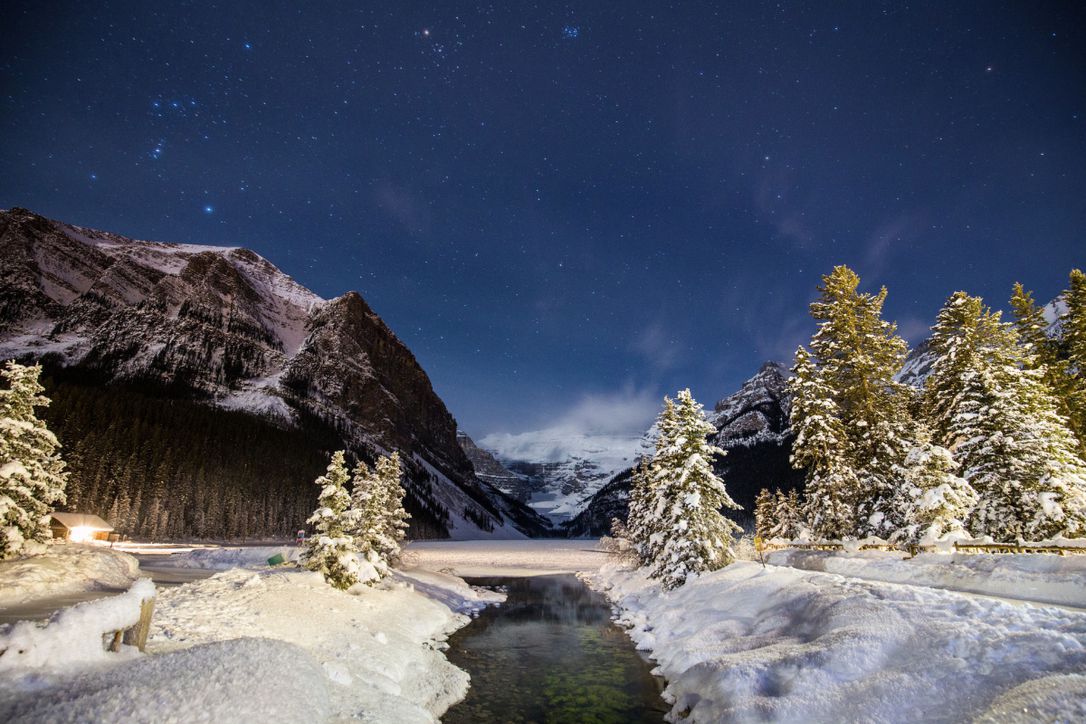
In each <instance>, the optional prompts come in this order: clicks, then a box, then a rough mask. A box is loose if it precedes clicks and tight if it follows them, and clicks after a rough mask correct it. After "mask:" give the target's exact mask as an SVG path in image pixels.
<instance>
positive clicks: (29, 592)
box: [0, 543, 140, 609]
mask: <svg viewBox="0 0 1086 724" xmlns="http://www.w3.org/2000/svg"><path fill="white" fill-rule="evenodd" d="M139 575H140V573H139V562H137V561H136V559H135V558H133V557H132V556H130V555H126V554H124V553H118V552H116V551H112V550H110V549H109V548H105V547H99V546H93V545H75V544H70V543H65V544H57V545H51V546H48V547H47V548H46V552H45V553H43V554H41V555H37V556H28V557H26V558H17V559H15V560H11V561H3V562H0V609H5V608H9V607H14V606H22V605H25V604H30V603H34V602H36V601H39V600H43V599H50V598H56V597H58V596H67V595H71V594H76V593H81V592H83V591H96V590H107V589H125V588H128V587H129V586H130V585H132V582H133V581H135V580H136V579H137V578H138V577H139Z"/></svg>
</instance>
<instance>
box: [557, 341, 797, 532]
mask: <svg viewBox="0 0 1086 724" xmlns="http://www.w3.org/2000/svg"><path fill="white" fill-rule="evenodd" d="M787 380H788V371H787V370H786V369H785V368H784V367H783V366H781V365H780V364H778V363H776V362H766V363H765V364H764V365H762V367H761V368H760V369H759V370H758V372H757V373H756V374H755V375H754V376H753V377H751V378H750V379H749V380H747V381H746V382H744V383H743V385H742V386H741V387H740V388H739V390H737V391H736V392H735V393H733V394H731V395H729V396H727V397H725V398H723V399H722V400H720V401H719V402H717V403H716V405H715V406H714V408H713V411H712V412H709V413H707V414H706V419H708V420H709V422H711V423H712V424H713V426H714V427H715V428H716V430H717V431H716V434H715V435H713V436H712V438H711V441H712V442H713V444H715V445H717V446H718V447H720V448H722V449H723V450H724V451H725V453H726V454H725V455H724V456H723V457H720V458H718V459H717V460H715V461H714V463H713V467H714V469H716V471H717V473H718V474H720V475H721V476H722V477H723V478H724V481H725V484H726V485H727V487H728V492H729V493H730V494H731V496H732V498H734V499H735V501H736V502H737V503H739V504H740V505H741V506H743V512H742V513H740V514H739V517H741V518H743V517H749V516H750V515H752V514H753V509H754V498H755V496H756V495H757V494H758V491H759V490H760V489H762V488H765V487H771V488H781V489H784V490H788V489H790V488H793V487H800V486H801V485H802V481H803V474H802V473H801V472H799V471H796V470H793V469H792V466H791V464H790V463H789V461H788V458H789V456H790V455H791V452H792V432H791V430H790V428H789V426H788V414H789V410H790V408H791V398H790V396H789V395H788V388H787ZM655 439H656V430H655V425H654V426H653V427H652V428H650V429H649V431H648V432H646V433H645V435H644V436H643V437H642V439H641V440H640V441H639V452H640V454H649V453H651V451H652V447H653V445H654V442H655ZM628 467H629V466H628ZM630 472H631V471H630V470H629V469H625V470H623V471H621V472H620V473H619V474H618V475H616V476H615V477H614V478H613V479H611V480H610V481H608V482H607V483H606V484H605V485H604V486H603V487H602V488H600V490H599V491H598V492H597V493H596V494H595V495H594V496H593V497H592V498H591V500H589V501H587V505H586V506H585V508H584V509H583V510H582V511H581V512H580V513H579V514H578V515H577V516H576V517H575V518H573V519H572V520H571V521H570V522H569V523H568V524H567V525H566V530H567V532H568V533H569V535H571V536H580V535H600V534H603V533H606V532H607V531H608V529H609V527H610V521H611V518H613V517H619V518H625V516H626V512H627V504H628V502H627V501H628V498H629V491H630Z"/></svg>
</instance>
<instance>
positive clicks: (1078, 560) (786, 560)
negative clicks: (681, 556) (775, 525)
mask: <svg viewBox="0 0 1086 724" xmlns="http://www.w3.org/2000/svg"><path fill="white" fill-rule="evenodd" d="M905 555H906V554H904V553H898V552H893V551H856V552H843V551H812V550H799V549H794V548H792V549H786V550H781V551H774V552H772V553H769V554H767V555H766V562H767V563H772V564H774V565H778V566H790V567H792V568H802V569H804V570H809V571H824V572H826V573H837V574H840V575H842V576H852V577H854V578H863V579H866V580H873V581H885V582H887V583H904V584H909V585H914V586H929V587H932V588H945V589H948V590H951V591H963V592H968V593H980V594H984V595H988V596H999V597H1001V598H1013V599H1020V600H1025V601H1034V602H1038V603H1049V604H1058V605H1063V606H1075V607H1079V608H1086V555H1071V556H1057V555H1048V554H1041V553H1038V554H1029V553H1016V554H1013V555H1012V554H1006V555H1000V554H991V555H985V554H975V555H974V554H967V553H955V554H939V553H922V554H920V555H918V556H916V557H915V558H911V559H908V560H904V558H905Z"/></svg>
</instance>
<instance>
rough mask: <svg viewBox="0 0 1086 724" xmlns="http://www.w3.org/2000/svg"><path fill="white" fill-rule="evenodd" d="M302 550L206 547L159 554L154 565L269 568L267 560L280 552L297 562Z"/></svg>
mask: <svg viewBox="0 0 1086 724" xmlns="http://www.w3.org/2000/svg"><path fill="white" fill-rule="evenodd" d="M301 552H302V549H301V548H300V547H298V546H294V545H287V546H239V547H236V548H231V547H226V548H223V547H214V548H211V547H204V548H192V549H191V550H185V551H180V552H178V553H170V554H167V555H162V556H157V557H155V559H154V563H153V565H154V566H155V568H205V569H210V570H214V571H225V570H227V569H229V568H266V567H267V566H268V559H269V558H271V557H272V556H274V555H276V554H277V553H278V554H281V555H282V556H283V559H284V560H285V561H291V562H295V563H296V562H297V561H298V556H299V554H300V553H301Z"/></svg>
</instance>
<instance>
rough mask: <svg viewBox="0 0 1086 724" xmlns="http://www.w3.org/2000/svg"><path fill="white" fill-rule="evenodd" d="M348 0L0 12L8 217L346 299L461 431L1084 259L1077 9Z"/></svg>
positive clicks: (687, 373) (727, 386)
mask: <svg viewBox="0 0 1086 724" xmlns="http://www.w3.org/2000/svg"><path fill="white" fill-rule="evenodd" d="M340 5H341V7H340V9H332V8H330V7H329V6H328V5H327V4H316V3H305V4H303V3H298V4H297V5H293V6H288V5H283V4H275V3H270V2H251V3H244V2H226V3H221V4H217V5H213V4H210V3H180V2H177V3H169V4H166V3H147V2H128V3H108V2H106V3H74V2H73V3H53V2H43V1H42V0H34V1H33V2H15V1H12V0H8V1H7V2H5V3H4V5H3V8H2V9H0V14H2V17H0V20H2V21H0V83H2V86H0V99H2V110H0V206H2V207H10V206H25V207H28V208H31V209H33V210H36V211H39V212H41V213H44V214H46V215H48V216H51V217H54V218H58V219H61V220H65V221H70V222H74V223H78V224H83V225H87V226H93V227H98V228H103V229H108V230H112V231H117V232H120V233H124V234H127V235H131V236H135V237H137V238H151V239H159V240H165V241H181V242H193V243H209V244H224V245H234V244H241V245H246V246H249V247H251V248H253V249H255V250H257V251H258V252H260V253H261V254H263V255H265V256H267V257H268V258H269V259H271V260H272V261H273V262H275V263H276V264H277V265H279V266H280V267H281V268H282V269H284V270H285V271H286V272H287V273H289V274H291V275H292V276H294V277H295V278H296V279H298V280H299V281H300V282H302V283H303V284H305V285H307V286H309V287H311V288H312V289H313V290H314V291H316V292H317V293H319V294H321V295H323V296H326V297H332V296H336V295H339V294H341V293H343V292H345V291H347V290H349V289H357V290H359V291H361V292H362V294H363V295H364V296H365V297H366V299H367V300H368V301H369V302H370V303H371V305H372V306H373V307H374V308H375V309H376V311H377V312H378V313H379V314H381V315H382V316H383V317H384V318H385V319H386V320H387V321H388V323H389V324H390V325H391V326H392V328H393V329H394V330H395V331H396V332H397V333H398V334H399V335H400V336H401V337H402V338H403V339H404V340H405V341H406V342H407V344H408V345H409V346H410V347H411V349H412V350H414V352H415V353H416V355H417V356H418V358H419V360H420V361H421V363H422V364H423V366H424V367H425V368H426V370H427V371H428V372H429V373H430V376H431V378H432V379H433V381H434V385H435V387H436V389H437V391H438V392H439V394H441V395H442V397H443V398H444V399H445V400H446V402H447V403H448V405H449V407H450V409H451V410H452V411H453V413H454V414H455V415H456V416H457V417H458V418H459V420H460V422H461V424H462V426H463V427H464V428H465V429H467V430H468V432H470V433H471V434H473V435H476V436H481V435H483V434H485V433H488V432H495V431H521V430H525V429H532V428H534V427H540V426H543V425H547V424H550V423H551V422H552V421H553V420H555V419H558V418H563V417H568V416H569V415H570V414H571V413H570V410H571V409H572V410H578V411H580V412H579V413H577V414H580V413H583V412H585V410H586V409H588V408H591V410H592V411H593V414H587V415H583V417H584V418H585V419H595V418H598V415H599V414H601V413H606V412H607V411H608V409H610V407H611V406H613V408H614V409H615V411H616V414H617V415H619V416H620V418H621V419H622V420H623V421H624V422H628V424H630V425H632V426H634V427H637V426H639V425H641V424H643V421H642V420H641V419H639V418H640V417H642V416H643V414H650V413H651V408H652V407H653V406H654V405H655V400H656V399H657V398H658V397H659V396H662V395H663V394H664V393H665V392H673V391H674V390H675V389H676V388H678V387H680V386H690V387H692V388H693V390H694V393H695V395H696V396H697V397H699V398H700V399H702V400H703V401H704V402H706V403H708V404H711V403H712V402H713V401H714V400H715V399H716V398H718V397H720V396H722V395H723V394H726V393H728V392H730V391H732V390H733V389H734V388H735V387H736V386H737V385H738V384H739V383H740V382H742V380H743V379H745V378H746V377H748V376H750V375H751V374H752V373H753V372H754V371H755V369H756V368H757V366H758V364H759V363H760V362H761V361H762V360H764V359H767V358H774V359H781V360H787V359H788V358H789V357H790V355H791V352H792V350H793V349H794V346H795V345H796V344H797V343H798V342H800V341H803V340H804V339H805V338H806V337H807V336H809V334H810V332H811V330H812V324H811V323H810V322H809V320H808V318H807V316H806V304H807V302H808V301H810V299H811V298H812V297H813V295H814V293H815V285H816V284H817V283H818V280H819V275H820V274H823V273H825V272H827V271H828V270H829V269H830V268H831V267H832V266H833V265H834V264H838V263H847V264H850V265H852V266H853V267H854V268H856V269H857V271H858V272H859V273H860V274H861V276H862V277H863V279H864V282H865V284H866V285H868V286H869V287H872V288H874V287H877V285H879V284H885V285H887V286H888V287H889V289H890V298H889V301H888V304H887V312H888V316H890V317H891V318H893V319H896V320H898V321H899V323H900V324H901V326H902V331H903V332H904V333H905V335H906V336H907V337H908V338H910V339H911V340H913V341H916V340H918V339H920V338H922V337H923V334H924V330H925V327H926V326H927V325H928V324H929V323H930V321H931V320H932V318H933V316H934V314H935V311H936V310H937V309H938V307H939V305H940V303H941V302H942V300H943V299H944V298H945V297H946V296H947V295H948V294H949V293H950V292H952V291H954V290H956V289H966V290H968V291H970V292H972V293H976V294H981V295H983V296H985V297H986V298H988V299H989V300H990V301H991V302H992V303H993V304H997V305H999V304H1003V302H1004V300H1005V299H1006V298H1007V296H1008V295H1009V291H1010V286H1011V283H1012V282H1013V281H1015V280H1021V281H1022V282H1024V283H1025V284H1026V285H1027V286H1029V287H1031V288H1033V289H1034V290H1036V292H1037V296H1038V298H1041V299H1048V298H1051V297H1052V296H1053V295H1055V294H1056V293H1058V291H1059V290H1060V289H1061V288H1062V287H1063V285H1064V284H1065V280H1066V274H1067V272H1068V270H1069V269H1070V267H1071V266H1073V265H1080V266H1081V265H1083V264H1086V253H1084V250H1086V233H1084V230H1086V32H1084V29H1086V22H1084V14H1083V13H1084V11H1083V10H1082V8H1083V6H1082V4H1081V3H1075V2H1068V3H1046V2H1022V3H1017V4H1009V3H995V2H985V3H947V2H932V3H910V4H907V5H906V4H902V3H883V2H872V1H867V0H865V1H862V2H851V3H837V4H835V5H834V6H833V7H830V5H831V4H830V3H811V4H809V5H808V4H805V3H798V2H797V3H792V2H781V3H763V4H759V3H753V2H748V3H729V4H726V3H720V2H705V3H700V2H688V3H675V4H674V5H667V4H664V3H657V2H632V1H631V2H621V3H595V4H568V5H566V4H558V3H532V4H525V3H516V2H501V3H493V4H478V3H464V4H460V3H453V2H448V3H433V4H418V3H401V2H396V3H384V4H376V3H366V4H365V5H366V8H365V9H358V8H347V7H346V6H347V5H348V4H347V3H341V4H340ZM350 5H360V4H359V3H350ZM643 408H644V409H645V410H647V412H644V413H643V414H642V413H641V412H638V411H639V410H642V409H643ZM631 410H632V412H631Z"/></svg>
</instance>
